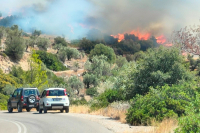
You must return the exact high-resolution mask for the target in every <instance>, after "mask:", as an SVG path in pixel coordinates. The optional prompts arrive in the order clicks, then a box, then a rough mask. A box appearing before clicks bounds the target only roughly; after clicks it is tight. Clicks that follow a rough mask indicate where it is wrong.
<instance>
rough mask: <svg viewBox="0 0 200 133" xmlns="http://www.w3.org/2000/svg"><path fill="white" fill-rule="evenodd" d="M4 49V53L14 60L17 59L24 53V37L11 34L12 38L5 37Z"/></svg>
mask: <svg viewBox="0 0 200 133" xmlns="http://www.w3.org/2000/svg"><path fill="white" fill-rule="evenodd" d="M5 44H6V49H5V53H6V54H7V55H8V56H9V57H10V58H11V59H13V60H14V61H19V60H20V59H21V58H22V57H23V54H24V50H25V44H24V39H23V38H20V37H17V36H13V37H12V38H7V39H6V42H5Z"/></svg>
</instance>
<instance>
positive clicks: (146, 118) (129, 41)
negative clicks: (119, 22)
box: [0, 25, 200, 133]
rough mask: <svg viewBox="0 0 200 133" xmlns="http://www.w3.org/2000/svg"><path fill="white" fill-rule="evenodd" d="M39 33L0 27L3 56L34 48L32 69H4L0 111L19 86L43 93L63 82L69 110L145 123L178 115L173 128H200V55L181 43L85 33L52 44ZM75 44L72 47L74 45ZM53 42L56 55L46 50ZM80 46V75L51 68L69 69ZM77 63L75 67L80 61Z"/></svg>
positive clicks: (0, 80)
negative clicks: (189, 52) (170, 44)
mask: <svg viewBox="0 0 200 133" xmlns="http://www.w3.org/2000/svg"><path fill="white" fill-rule="evenodd" d="M22 33H23V34H22ZM40 34H41V31H37V30H35V31H34V32H33V33H32V34H31V35H29V38H28V39H26V40H25V39H24V38H23V37H24V35H26V34H24V32H23V31H22V30H19V29H18V26H17V25H14V26H12V27H11V28H8V27H0V39H3V38H6V42H5V45H6V48H5V50H3V51H2V52H1V55H5V56H8V57H9V58H10V59H12V60H13V61H15V62H18V61H20V60H21V59H22V57H23V53H24V52H25V51H27V49H28V48H30V49H31V50H30V52H31V58H30V59H29V70H28V71H24V70H23V69H22V68H21V67H18V66H13V67H12V68H11V71H10V73H9V74H5V73H3V71H1V70H0V109H1V110H3V109H6V104H7V102H6V101H7V99H8V98H9V96H8V95H10V94H12V92H13V91H14V89H15V88H17V87H22V86H23V87H37V88H38V89H39V90H40V92H41V91H42V90H43V89H45V88H47V87H64V88H66V89H67V91H68V92H69V93H70V95H71V97H70V100H71V108H70V112H75V113H76V112H77V113H91V114H101V115H108V116H110V117H112V118H115V119H118V120H120V121H121V122H123V123H129V124H131V125H145V126H146V125H155V123H161V122H165V121H166V120H171V119H173V120H178V128H177V129H176V130H175V132H177V133H178V132H183V133H184V132H199V129H200V125H199V117H200V116H199V109H200V106H199V102H200V101H199V92H200V86H199V75H200V74H199V73H200V69H199V67H198V66H199V62H200V61H199V59H198V60H194V59H193V58H192V57H191V56H188V57H187V58H188V59H187V60H186V58H185V57H184V56H182V55H181V54H180V53H181V52H180V49H179V47H168V48H166V47H163V46H159V45H158V44H157V43H156V40H155V38H154V37H152V38H151V39H149V40H139V39H138V37H136V36H135V35H129V34H125V39H124V40H122V41H121V42H118V41H117V40H116V39H115V38H113V37H112V36H104V38H103V39H102V40H97V39H90V38H83V39H82V40H76V41H72V42H71V43H67V42H66V41H65V39H64V38H62V37H56V38H55V39H54V43H53V44H50V42H49V40H48V39H44V38H41V37H39V36H40ZM73 44H74V48H72V47H70V46H73ZM34 46H37V47H38V48H39V50H37V49H36V50H35V49H34ZM49 46H52V47H53V48H54V49H55V50H56V52H57V54H53V53H48V52H47V49H48V47H49ZM76 47H78V48H76ZM81 50H83V51H84V52H85V53H86V54H87V56H88V57H89V58H88V60H87V61H86V63H85V65H84V69H85V70H86V71H85V72H84V73H83V74H82V78H83V79H82V80H81V79H80V78H78V77H77V76H71V77H69V78H61V77H57V76H56V75H55V74H54V73H53V72H52V71H64V70H67V69H70V68H67V67H66V66H65V65H64V63H65V61H66V60H71V59H79V58H82V57H83V56H84V55H85V53H84V54H83V52H82V51H81ZM74 67H76V69H74V68H73V69H74V71H77V69H78V63H76V64H74ZM82 88H85V89H86V94H87V95H89V96H91V100H90V101H87V100H86V99H85V98H84V96H82V97H80V96H79V95H78V94H79V91H80V89H82ZM161 125H162V124H161ZM159 128H160V127H159V126H157V129H156V130H158V132H159V131H161V129H159Z"/></svg>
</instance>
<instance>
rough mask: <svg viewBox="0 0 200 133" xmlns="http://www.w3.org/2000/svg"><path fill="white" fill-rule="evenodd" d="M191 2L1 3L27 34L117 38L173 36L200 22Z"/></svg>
mask: <svg viewBox="0 0 200 133" xmlns="http://www.w3.org/2000/svg"><path fill="white" fill-rule="evenodd" d="M199 4H200V2H198V1H191V0H165V1H164V0H73V1H70V0H32V1H30V0H6V1H5V0H0V12H2V15H3V17H6V16H8V15H18V16H22V17H23V19H22V20H16V23H17V24H18V25H19V26H20V27H21V28H22V29H23V30H25V31H28V30H30V28H33V27H35V28H36V29H38V30H41V31H42V32H43V33H47V34H54V35H65V36H66V37H67V38H68V39H75V38H82V37H84V36H86V35H87V33H88V31H89V30H91V29H97V30H99V31H101V32H102V33H106V34H109V35H111V34H112V35H116V34H118V33H130V32H131V31H133V30H135V31H137V30H139V31H140V32H143V33H150V34H151V35H154V36H158V35H165V36H170V34H171V33H172V31H173V30H179V29H180V28H182V27H185V26H186V25H194V24H196V25H197V24H198V23H199V22H198V21H199V17H200V15H199V11H200V8H199V7H198V5H199Z"/></svg>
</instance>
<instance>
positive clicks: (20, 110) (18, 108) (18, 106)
mask: <svg viewBox="0 0 200 133" xmlns="http://www.w3.org/2000/svg"><path fill="white" fill-rule="evenodd" d="M17 110H18V112H22V107H21V105H20V104H19V103H18V104H17Z"/></svg>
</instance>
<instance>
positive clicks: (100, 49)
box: [89, 44, 116, 63]
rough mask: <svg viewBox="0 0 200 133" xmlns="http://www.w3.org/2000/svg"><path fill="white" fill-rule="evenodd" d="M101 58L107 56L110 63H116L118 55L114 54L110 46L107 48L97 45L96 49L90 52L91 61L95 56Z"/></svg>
mask: <svg viewBox="0 0 200 133" xmlns="http://www.w3.org/2000/svg"><path fill="white" fill-rule="evenodd" d="M95 55H97V56H100V55H105V56H106V57H107V61H108V62H109V63H115V60H116V55H115V53H114V50H113V49H112V48H110V47H108V46H105V45H104V44H97V45H95V47H94V49H93V50H91V52H90V56H89V57H90V59H92V57H93V56H95Z"/></svg>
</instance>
